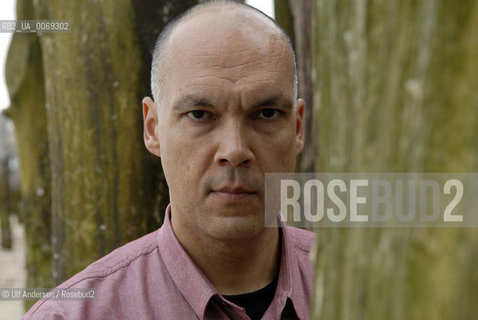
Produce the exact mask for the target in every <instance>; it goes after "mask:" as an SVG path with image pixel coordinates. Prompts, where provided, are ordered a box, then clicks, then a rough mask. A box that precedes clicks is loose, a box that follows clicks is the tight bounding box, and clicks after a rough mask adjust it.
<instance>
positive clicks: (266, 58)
mask: <svg viewBox="0 0 478 320" xmlns="http://www.w3.org/2000/svg"><path fill="white" fill-rule="evenodd" d="M163 63H164V65H163V68H164V69H163V71H164V76H165V78H166V81H165V82H166V84H168V83H169V84H170V85H176V86H177V85H181V84H185V82H188V81H189V82H191V81H194V79H196V80H198V81H201V82H202V83H203V84H207V81H208V80H210V78H211V77H212V78H216V79H215V80H217V78H223V79H224V81H225V84H226V83H230V84H232V85H240V84H241V83H244V82H247V83H249V84H250V83H251V82H252V83H253V82H257V84H258V85H259V84H260V83H261V82H267V81H269V82H270V81H271V80H272V79H275V80H277V81H278V82H284V83H285V85H286V86H287V84H290V86H293V76H294V66H293V58H292V53H291V51H290V48H289V46H288V43H287V40H286V39H285V37H284V36H283V35H282V33H281V32H280V31H279V30H278V29H277V27H276V26H275V25H274V24H273V22H271V21H268V20H266V18H262V17H259V16H258V14H257V13H247V12H234V11H233V12H224V11H222V12H210V13H202V14H200V15H197V16H193V17H192V18H188V19H187V21H185V22H183V23H181V24H180V25H178V26H177V28H175V30H174V31H173V32H172V34H171V36H170V38H169V40H168V44H167V50H166V54H165V60H164V61H163ZM269 85H270V83H269ZM171 89H175V88H169V90H171Z"/></svg>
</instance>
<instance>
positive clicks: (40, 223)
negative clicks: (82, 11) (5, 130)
mask: <svg viewBox="0 0 478 320" xmlns="http://www.w3.org/2000/svg"><path fill="white" fill-rule="evenodd" d="M23 4H24V3H23ZM30 9H31V7H30ZM17 16H18V17H19V19H31V17H32V15H31V10H30V11H28V8H27V9H25V7H24V6H22V3H20V2H19V3H18V5H17ZM5 74H6V82H7V86H8V91H9V95H10V101H11V105H10V108H9V109H8V110H7V112H6V113H7V114H8V116H9V117H11V118H12V120H13V122H14V124H15V133H16V138H17V146H18V157H19V163H20V171H21V175H20V176H21V181H20V191H21V206H20V207H21V212H20V213H21V221H22V222H23V224H24V227H25V247H26V252H27V257H26V270H27V276H26V282H27V283H26V287H28V288H36V287H39V288H49V287H51V286H52V285H53V278H52V273H51V271H52V270H51V266H52V265H51V262H52V251H51V243H50V222H51V220H50V174H49V159H48V139H47V130H46V111H45V98H44V87H43V84H44V83H43V68H42V61H41V51H40V44H39V41H38V37H37V35H36V34H19V33H15V34H14V35H13V38H12V42H11V44H10V48H9V52H8V56H7V63H6V69H5ZM32 303H33V302H32V301H25V306H26V307H28V306H31V304H32Z"/></svg>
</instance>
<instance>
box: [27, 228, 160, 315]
mask: <svg viewBox="0 0 478 320" xmlns="http://www.w3.org/2000/svg"><path fill="white" fill-rule="evenodd" d="M157 235H158V230H156V231H154V232H152V233H149V234H147V235H145V236H143V237H141V238H139V239H136V240H133V241H131V242H128V243H126V244H125V245H123V246H121V247H119V248H117V249H115V250H114V251H112V252H111V253H109V254H108V255H106V256H104V257H102V258H101V259H99V260H97V261H95V262H93V263H92V264H90V265H89V266H87V267H86V268H85V269H83V270H82V271H80V272H79V273H77V274H75V275H74V276H72V277H71V278H69V279H68V280H66V281H65V282H63V283H62V284H60V285H59V286H58V287H57V288H61V289H70V288H83V289H85V288H88V289H94V290H96V294H97V295H99V293H98V290H99V291H100V292H102V293H103V297H102V298H101V299H100V300H104V298H105V297H104V296H105V294H104V293H105V292H108V293H111V292H113V290H114V288H115V286H117V285H116V284H115V283H116V282H117V281H118V280H120V282H123V283H125V284H128V283H135V282H138V280H139V279H134V278H135V277H137V276H138V275H140V273H138V270H141V269H144V266H142V265H144V264H149V262H148V261H147V260H148V259H151V256H154V252H155V251H156V250H157V248H158V241H157ZM153 260H154V257H153ZM108 295H110V294H108ZM110 296H112V295H110ZM95 299H96V298H95ZM93 301H96V300H93ZM83 302H84V303H83ZM88 304H89V302H88V300H84V301H83V300H81V301H80V300H78V301H75V302H74V303H71V302H70V303H69V304H68V305H67V304H64V303H61V301H56V300H49V299H45V300H39V301H38V302H37V303H36V304H35V305H34V306H33V307H32V308H31V309H30V310H29V311H28V312H27V313H26V314H25V316H24V318H23V319H47V318H48V319H50V318H55V317H54V315H55V316H58V319H63V318H65V319H66V318H72V315H75V316H78V317H77V318H78V319H79V318H81V316H80V315H81V313H82V312H83V311H81V312H80V310H84V308H89V309H91V307H87V306H88ZM98 305H99V304H96V306H98ZM105 307H107V306H105ZM95 309H98V308H95ZM62 316H63V317H62ZM73 318H74V319H76V318H75V317H73ZM55 319H56V318H55Z"/></svg>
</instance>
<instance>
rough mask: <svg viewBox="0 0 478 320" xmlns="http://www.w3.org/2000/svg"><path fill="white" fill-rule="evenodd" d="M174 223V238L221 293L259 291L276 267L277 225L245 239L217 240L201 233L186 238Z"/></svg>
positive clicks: (277, 253) (269, 281)
mask: <svg viewBox="0 0 478 320" xmlns="http://www.w3.org/2000/svg"><path fill="white" fill-rule="evenodd" d="M172 225H173V229H174V231H175V234H176V237H177V238H178V240H179V242H180V243H181V245H182V246H183V248H184V249H185V250H186V252H187V253H188V254H189V256H190V257H191V259H192V260H193V261H194V263H195V264H196V265H197V266H198V267H199V269H201V271H202V272H203V273H204V275H205V276H206V277H207V278H208V280H209V281H210V282H211V283H212V284H213V285H214V286H215V287H216V289H217V290H218V291H219V292H220V293H221V294H224V295H235V294H242V293H248V292H253V291H256V290H259V289H261V288H263V287H265V286H266V285H268V284H269V283H271V282H272V281H273V280H274V278H275V276H276V275H277V274H278V270H279V259H280V254H279V250H280V245H279V230H278V228H264V229H263V230H262V231H261V232H260V233H259V234H257V235H254V236H252V237H250V238H247V239H240V240H218V239H211V238H209V237H207V236H204V235H194V237H191V233H189V236H188V237H185V236H184V235H185V233H184V232H180V230H177V229H180V227H178V226H175V225H174V224H172Z"/></svg>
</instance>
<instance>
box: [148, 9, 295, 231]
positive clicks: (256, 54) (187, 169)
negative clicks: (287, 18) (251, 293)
mask: <svg viewBox="0 0 478 320" xmlns="http://www.w3.org/2000/svg"><path fill="white" fill-rule="evenodd" d="M211 19H213V20H214V22H213V23H211ZM192 20H193V21H188V22H186V23H185V24H183V25H181V26H179V27H178V28H177V29H176V30H175V31H174V32H173V34H172V35H171V38H170V40H169V42H168V49H167V53H166V57H165V58H166V60H165V62H163V66H164V67H163V68H164V70H165V71H166V73H165V74H164V77H163V79H164V81H163V83H162V86H161V99H160V101H159V102H158V101H157V102H156V107H157V108H158V109H157V111H156V110H151V109H152V108H150V110H149V112H152V114H151V115H150V117H151V118H152V119H153V120H151V121H150V122H148V117H146V119H145V131H147V130H148V128H151V130H150V131H151V132H152V134H151V136H152V137H151V139H153V140H154V139H155V138H156V139H157V142H158V148H157V150H156V149H154V148H149V149H150V150H151V151H152V152H153V153H156V154H157V155H158V156H160V157H161V161H162V165H163V169H164V173H165V176H166V180H167V182H168V186H169V190H170V199H171V205H172V223H173V228H174V230H175V231H176V232H178V229H180V230H181V232H196V233H198V232H199V233H203V234H206V235H207V236H209V237H212V238H217V239H241V238H244V237H250V236H253V235H255V234H257V233H258V232H260V230H263V228H264V177H265V176H264V174H265V173H266V172H291V171H294V169H295V158H296V155H297V154H298V153H299V152H300V151H301V149H302V145H303V135H302V113H303V101H302V100H298V101H297V102H296V101H293V81H292V79H293V73H294V69H293V61H292V57H291V53H290V52H289V48H288V45H287V43H286V40H285V39H284V38H283V37H282V36H281V35H280V34H279V33H278V32H277V31H276V30H274V29H273V28H272V27H270V26H269V25H268V24H266V23H263V22H251V21H246V23H244V24H241V25H240V26H238V23H231V20H230V19H228V18H227V17H220V18H217V17H216V18H213V16H207V15H203V16H200V17H195V18H193V19H192ZM146 134H147V133H145V135H146ZM146 145H147V146H148V142H146ZM152 149H154V150H152Z"/></svg>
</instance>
